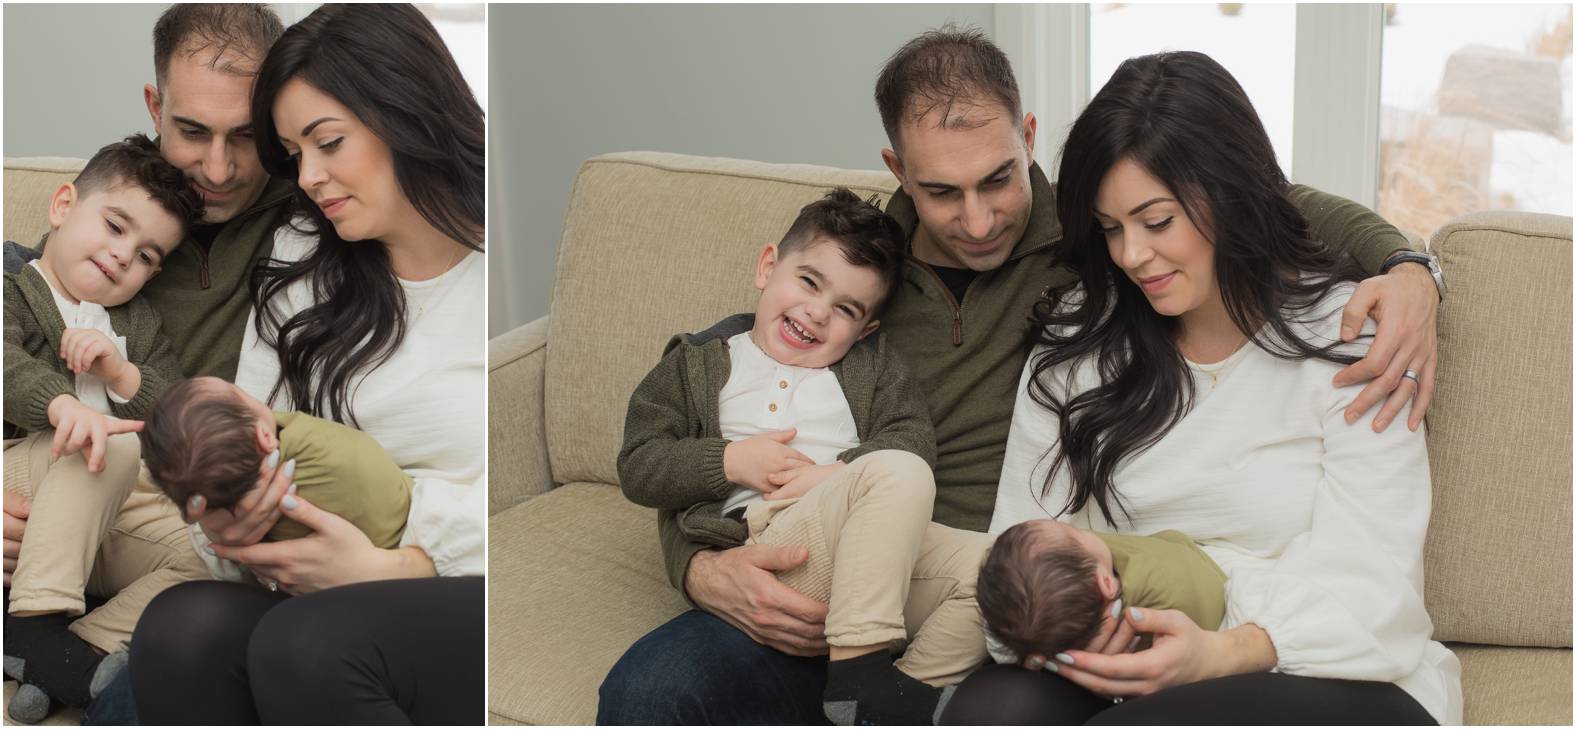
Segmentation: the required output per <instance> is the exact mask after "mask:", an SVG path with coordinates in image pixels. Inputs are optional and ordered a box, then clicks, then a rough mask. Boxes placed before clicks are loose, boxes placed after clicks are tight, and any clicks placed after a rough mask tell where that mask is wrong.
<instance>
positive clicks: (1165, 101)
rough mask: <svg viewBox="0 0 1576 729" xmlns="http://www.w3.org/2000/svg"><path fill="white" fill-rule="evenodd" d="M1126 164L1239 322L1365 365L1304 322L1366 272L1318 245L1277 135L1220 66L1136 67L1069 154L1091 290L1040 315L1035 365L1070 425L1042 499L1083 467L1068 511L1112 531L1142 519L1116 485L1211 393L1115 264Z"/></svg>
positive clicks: (1197, 59)
mask: <svg viewBox="0 0 1576 729" xmlns="http://www.w3.org/2000/svg"><path fill="white" fill-rule="evenodd" d="M1122 160H1131V161H1133V162H1134V163H1136V164H1138V165H1139V166H1140V167H1142V168H1143V169H1144V170H1145V171H1147V172H1148V173H1149V174H1150V175H1152V176H1153V177H1154V178H1155V179H1157V180H1159V181H1160V182H1161V183H1163V184H1164V185H1165V186H1166V187H1167V188H1168V189H1170V190H1171V192H1172V194H1173V196H1174V197H1175V198H1176V199H1177V201H1178V202H1179V203H1180V205H1181V207H1182V209H1183V212H1184V213H1186V215H1187V216H1188V218H1189V219H1190V220H1191V221H1192V222H1193V224H1194V225H1195V226H1196V227H1197V228H1198V229H1199V231H1200V233H1202V234H1203V235H1204V237H1205V238H1206V239H1207V240H1209V242H1210V243H1211V244H1212V245H1213V246H1214V254H1215V277H1216V280H1217V282H1218V285H1219V289H1220V293H1221V298H1222V299H1223V300H1224V303H1225V307H1226V310H1227V311H1228V312H1229V313H1230V315H1231V320H1232V321H1233V322H1234V323H1235V324H1236V325H1237V328H1238V329H1239V330H1241V331H1242V332H1243V333H1245V334H1247V335H1248V336H1249V337H1250V339H1251V341H1252V343H1253V345H1254V346H1257V347H1260V348H1261V349H1264V350H1265V351H1267V352H1269V353H1270V354H1272V355H1274V356H1276V357H1280V358H1283V359H1307V358H1317V359H1323V360H1327V361H1331V362H1337V363H1342V364H1349V363H1351V362H1354V361H1356V358H1355V357H1351V356H1348V355H1344V354H1341V353H1338V352H1336V351H1335V348H1336V346H1338V345H1339V344H1340V343H1339V342H1333V343H1329V344H1327V345H1323V346H1315V345H1314V344H1312V343H1310V342H1308V341H1307V340H1306V339H1305V337H1306V336H1307V335H1306V334H1302V333H1299V332H1298V331H1296V327H1295V326H1294V325H1296V324H1298V323H1303V324H1304V325H1306V323H1307V322H1306V320H1304V319H1303V318H1302V316H1301V315H1302V314H1303V313H1304V312H1308V311H1309V310H1310V309H1312V308H1313V306H1314V305H1315V304H1316V303H1318V301H1319V300H1320V299H1321V298H1322V297H1323V296H1324V295H1325V294H1326V293H1328V292H1329V291H1330V289H1331V288H1332V287H1334V286H1335V285H1336V284H1338V283H1340V282H1343V281H1356V280H1359V279H1361V278H1362V275H1363V274H1362V270H1361V269H1360V268H1358V266H1357V264H1356V263H1355V262H1354V261H1353V260H1352V259H1351V258H1350V257H1349V256H1347V255H1345V254H1342V253H1338V252H1336V251H1334V250H1332V249H1330V248H1329V247H1327V246H1325V245H1324V244H1323V243H1321V242H1319V241H1316V240H1313V239H1312V237H1311V235H1310V232H1309V226H1308V221H1307V220H1306V219H1305V218H1304V217H1303V215H1302V213H1301V212H1299V211H1298V210H1297V208H1296V207H1295V206H1294V205H1293V204H1292V202H1291V200H1290V198H1289V197H1288V192H1289V189H1290V183H1288V182H1287V180H1286V176H1285V175H1284V174H1283V173H1282V172H1281V169H1280V167H1279V165H1278V164H1277V163H1276V161H1275V150H1274V149H1273V148H1272V147H1271V146H1270V140H1269V136H1268V135H1267V134H1266V133H1265V132H1264V125H1263V124H1261V123H1260V122H1259V117H1258V114H1257V113H1255V112H1254V110H1253V105H1252V104H1251V103H1250V102H1249V101H1248V96H1247V94H1246V93H1244V92H1243V90H1242V87H1241V86H1239V85H1238V84H1237V81H1236V79H1234V78H1232V77H1231V74H1230V73H1227V72H1226V69H1224V68H1222V67H1221V66H1220V64H1218V63H1216V62H1215V61H1214V60H1212V59H1211V58H1210V57H1209V56H1206V55H1204V54H1202V53H1196V52H1190V51H1181V52H1171V53H1159V54H1155V55H1150V56H1140V57H1138V58H1131V59H1128V60H1127V61H1126V62H1124V63H1123V64H1122V65H1121V67H1119V68H1118V69H1117V70H1116V73H1115V75H1113V76H1112V77H1111V80H1110V81H1109V82H1108V83H1106V85H1105V88H1103V89H1101V90H1100V93H1099V94H1096V95H1095V97H1094V99H1093V100H1092V101H1090V102H1089V106H1088V107H1087V108H1085V109H1084V111H1083V113H1082V114H1080V115H1079V116H1078V120H1077V121H1076V122H1074V123H1073V126H1072V130H1071V132H1070V133H1069V134H1068V137H1067V142H1066V144H1065V145H1064V146H1063V147H1062V156H1061V170H1060V172H1059V174H1058V177H1057V180H1058V183H1057V199H1056V214H1057V217H1058V218H1060V220H1061V225H1062V231H1063V239H1062V245H1061V247H1060V249H1059V250H1058V252H1057V258H1058V261H1057V262H1058V264H1061V265H1066V266H1067V267H1069V268H1071V269H1072V270H1074V271H1076V272H1077V273H1078V279H1077V280H1076V281H1073V282H1070V283H1069V284H1067V285H1065V286H1061V287H1057V288H1053V289H1052V290H1050V291H1049V292H1048V295H1047V296H1046V297H1045V298H1044V299H1043V300H1041V301H1040V302H1038V303H1036V305H1035V307H1034V317H1033V319H1034V327H1033V331H1032V333H1031V334H1030V339H1031V341H1032V342H1033V343H1034V344H1038V345H1045V348H1044V349H1042V350H1041V351H1040V353H1039V354H1037V355H1036V356H1035V358H1034V360H1033V362H1032V367H1033V380H1032V382H1031V383H1030V387H1029V393H1030V396H1031V397H1032V398H1033V399H1034V401H1035V402H1036V403H1038V404H1039V405H1040V406H1042V407H1044V408H1046V409H1048V410H1049V411H1051V413H1052V414H1054V415H1055V417H1056V418H1057V419H1058V421H1059V425H1060V437H1059V442H1058V443H1056V444H1053V445H1052V447H1051V452H1050V453H1048V454H1046V457H1047V458H1050V459H1051V467H1050V473H1049V476H1048V477H1047V478H1046V481H1045V484H1044V486H1043V489H1042V493H1043V494H1046V495H1048V494H1049V493H1050V490H1051V484H1052V482H1053V480H1054V479H1055V477H1056V475H1057V473H1058V472H1059V471H1060V469H1062V468H1067V469H1068V471H1069V475H1070V481H1071V483H1072V488H1071V491H1070V494H1069V496H1068V499H1067V503H1066V504H1064V505H1063V506H1062V511H1061V512H1060V513H1063V514H1065V513H1071V512H1077V511H1080V510H1082V509H1083V508H1084V507H1086V506H1087V505H1088V504H1089V503H1090V502H1091V501H1092V502H1094V504H1095V506H1097V507H1098V508H1099V509H1100V514H1101V515H1102V516H1103V517H1105V521H1106V523H1108V524H1110V525H1111V526H1112V527H1116V525H1117V524H1116V519H1115V516H1114V513H1113V508H1112V507H1113V506H1115V507H1116V508H1119V509H1121V511H1122V514H1123V516H1124V517H1125V516H1129V515H1128V513H1127V509H1126V507H1125V506H1124V505H1122V503H1121V499H1120V497H1119V496H1118V494H1117V493H1116V487H1115V484H1114V482H1113V480H1112V476H1113V474H1114V473H1115V472H1116V469H1117V468H1118V466H1119V465H1121V463H1122V462H1123V461H1124V459H1127V458H1130V457H1132V456H1136V455H1138V454H1140V453H1142V452H1144V451H1145V450H1147V449H1149V448H1150V447H1152V446H1153V445H1154V444H1155V443H1157V442H1159V441H1160V439H1161V438H1162V437H1164V436H1165V434H1166V433H1167V432H1169V431H1170V430H1171V428H1173V427H1175V426H1176V424H1177V423H1178V422H1180V421H1181V420H1182V418H1183V416H1185V415H1186V414H1187V412H1188V410H1189V409H1190V408H1191V407H1192V403H1193V401H1194V396H1195V392H1194V387H1193V378H1192V377H1191V375H1190V374H1189V372H1188V367H1187V362H1186V360H1184V359H1183V357H1182V353H1181V351H1180V350H1179V349H1178V347H1177V343H1176V337H1177V334H1178V332H1179V325H1180V319H1179V318H1178V317H1171V316H1165V315H1162V314H1160V313H1158V312H1156V311H1155V309H1154V307H1153V306H1151V305H1150V303H1149V301H1148V299H1147V298H1146V297H1145V296H1144V293H1143V291H1142V289H1140V288H1139V287H1138V285H1137V284H1134V283H1133V282H1132V281H1131V280H1130V279H1129V278H1128V277H1127V275H1126V274H1125V273H1124V272H1123V271H1122V269H1121V268H1120V267H1119V266H1118V265H1117V264H1116V263H1115V262H1114V261H1112V260H1111V254H1110V250H1109V247H1108V246H1107V244H1106V239H1105V235H1104V233H1103V232H1102V231H1101V230H1100V226H1099V224H1098V222H1097V221H1096V220H1095V218H1094V209H1095V204H1094V202H1095V196H1096V194H1097V192H1098V191H1099V189H1100V183H1101V181H1102V180H1104V179H1105V176H1106V173H1107V172H1109V171H1110V170H1111V168H1112V167H1113V166H1115V165H1116V164H1117V163H1118V162H1120V161H1122ZM1084 358H1092V359H1090V360H1089V361H1090V362H1092V363H1093V364H1094V366H1095V367H1096V368H1097V371H1098V373H1099V376H1100V382H1101V384H1100V385H1099V386H1098V387H1096V388H1094V389H1092V390H1089V391H1087V392H1083V393H1080V394H1077V395H1075V396H1071V397H1070V398H1069V399H1063V398H1062V397H1061V396H1059V395H1058V394H1057V393H1058V391H1059V390H1062V389H1065V385H1066V383H1063V382H1057V381H1054V380H1055V379H1057V378H1055V377H1053V375H1052V373H1051V370H1052V368H1054V367H1056V366H1057V365H1059V364H1062V363H1064V362H1076V361H1079V360H1083V359H1084ZM1074 366H1075V367H1076V366H1078V365H1074Z"/></svg>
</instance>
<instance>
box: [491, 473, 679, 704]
mask: <svg viewBox="0 0 1576 729" xmlns="http://www.w3.org/2000/svg"><path fill="white" fill-rule="evenodd" d="M488 527H489V528H488V538H489V545H488V550H487V553H488V554H487V556H488V578H487V579H488V600H487V602H488V605H489V606H490V613H489V616H488V620H489V623H490V624H489V628H490V629H489V630H488V632H487V643H488V662H489V664H490V665H489V666H488V681H489V685H490V687H491V688H490V691H491V694H492V695H491V696H490V697H489V698H488V711H489V713H490V714H492V716H493V718H494V719H496V720H500V721H510V722H518V723H524V724H590V723H592V722H593V721H595V720H596V703H597V688H598V687H599V686H601V685H602V679H603V677H605V676H606V675H607V672H608V670H609V669H611V668H612V667H613V664H614V663H615V662H616V661H617V660H618V658H619V656H622V655H623V654H624V651H625V650H626V649H627V648H629V646H630V645H632V644H634V642H635V641H636V640H638V639H639V638H640V636H642V635H645V634H646V633H648V632H650V631H651V630H652V629H653V628H656V627H657V626H659V625H661V624H662V623H664V622H666V621H667V620H669V619H671V618H672V617H673V616H675V615H678V614H679V613H681V612H683V611H684V610H685V609H686V605H685V604H684V600H683V598H681V597H679V594H678V591H677V590H674V589H673V588H672V587H670V586H669V585H668V578H667V573H666V572H665V571H664V570H663V567H662V558H661V554H662V551H661V549H660V548H659V547H658V545H657V516H656V511H654V510H652V509H647V508H644V507H640V506H635V505H634V504H631V503H630V502H629V501H627V500H625V499H624V496H623V494H621V493H620V492H619V490H618V489H617V488H616V487H613V486H609V485H606V484H589V483H577V484H569V485H566V486H561V487H559V488H556V489H553V490H552V491H549V492H547V493H546V494H543V495H541V496H537V497H535V498H533V499H531V500H530V501H528V502H526V503H524V504H522V505H520V506H516V507H514V508H512V509H508V510H506V511H504V512H502V513H500V514H498V515H496V516H494V517H493V518H492V519H491V520H490V521H489V522H488Z"/></svg>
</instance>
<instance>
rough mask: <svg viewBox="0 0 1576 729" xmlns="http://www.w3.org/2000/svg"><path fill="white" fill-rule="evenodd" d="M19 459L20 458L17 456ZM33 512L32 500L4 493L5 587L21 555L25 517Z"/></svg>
mask: <svg viewBox="0 0 1576 729" xmlns="http://www.w3.org/2000/svg"><path fill="white" fill-rule="evenodd" d="M17 457H18V458H21V456H17ZM32 512H33V500H32V499H29V498H27V497H26V496H24V495H22V494H19V493H13V492H11V491H7V492H5V586H6V587H10V586H11V573H13V572H15V571H16V558H17V556H18V555H20V554H21V553H22V532H24V531H26V530H27V516H28V514H31V513H32Z"/></svg>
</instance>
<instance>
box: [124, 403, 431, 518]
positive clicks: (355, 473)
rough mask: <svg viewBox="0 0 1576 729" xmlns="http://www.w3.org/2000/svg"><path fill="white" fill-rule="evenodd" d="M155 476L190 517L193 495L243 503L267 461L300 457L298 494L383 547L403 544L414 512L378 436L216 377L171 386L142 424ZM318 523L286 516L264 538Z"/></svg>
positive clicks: (408, 484) (405, 484) (220, 504)
mask: <svg viewBox="0 0 1576 729" xmlns="http://www.w3.org/2000/svg"><path fill="white" fill-rule="evenodd" d="M142 440H143V446H142V457H143V460H144V461H145V462H146V464H147V467H148V475H149V476H150V477H151V478H152V480H153V482H154V483H155V484H157V485H158V487H159V488H160V490H162V491H163V492H164V494H165V495H166V496H168V497H170V499H171V500H173V501H174V502H175V505H176V506H177V507H179V508H180V510H181V514H182V516H185V515H186V506H187V503H188V502H189V501H190V499H191V497H192V496H194V495H200V496H202V497H203V498H204V499H206V500H207V504H208V508H209V509H228V508H232V507H234V506H235V504H236V503H237V502H239V501H240V500H241V497H242V496H244V495H245V494H246V492H247V491H248V490H250V489H251V488H252V487H253V486H254V485H256V483H257V474H258V471H259V469H261V468H262V465H263V459H264V458H265V457H267V456H268V454H270V453H272V452H274V450H276V449H277V450H278V451H279V457H280V461H281V462H284V463H286V464H289V463H290V462H292V461H293V462H294V464H295V465H294V468H295V474H294V480H293V483H294V484H295V486H296V492H297V493H299V494H300V495H301V496H303V497H305V498H306V499H307V501H310V502H311V503H312V504H313V505H315V506H317V507H318V508H321V509H323V510H324V511H328V512H331V513H334V514H337V515H339V516H340V517H342V518H344V519H345V520H346V521H349V522H350V523H351V524H354V525H356V527H357V528H358V529H360V530H361V531H362V532H364V533H366V535H367V537H368V538H370V539H371V540H372V543H373V544H375V545H377V546H378V547H382V548H385V549H389V548H393V547H398V546H399V540H400V535H401V534H402V533H404V531H405V517H406V515H407V513H408V512H409V511H410V493H411V488H412V486H413V485H414V482H413V480H412V479H411V477H410V476H408V475H406V474H405V472H404V471H402V470H400V467H399V466H398V465H397V464H395V463H394V461H393V459H391V458H389V456H388V454H387V453H385V452H384V451H383V447H382V446H380V445H378V442H377V441H375V440H373V439H372V437H371V436H369V435H367V434H366V433H363V432H361V431H359V430H356V429H355V428H351V427H348V426H345V425H341V424H339V423H335V422H332V421H328V420H323V419H321V418H315V417H312V416H310V415H307V414H305V413H293V412H290V413H279V412H274V411H272V410H270V409H269V408H268V406H267V405H264V404H263V403H262V401H260V400H258V399H257V398H255V397H252V396H251V395H249V394H247V393H246V391H244V390H242V389H241V388H239V387H236V386H235V385H233V384H231V383H229V382H225V381H224V380H221V379H219V378H217V377H195V378H192V379H189V380H182V381H180V382H177V383H176V384H174V385H172V386H170V388H169V389H168V390H166V391H165V393H164V394H163V395H162V396H161V397H160V398H159V400H158V402H157V403H155V404H154V406H153V410H152V411H151V412H150V413H149V414H148V418H147V422H146V425H145V426H144V428H143V431H142ZM310 533H311V530H310V529H308V528H307V527H306V526H304V525H302V524H300V523H298V522H295V521H292V520H290V519H280V520H279V522H278V523H277V524H275V525H274V527H273V528H272V529H270V530H269V531H268V535H267V536H266V537H264V539H265V540H269V541H277V540H281V539H296V538H299V537H304V536H307V535H308V534H310Z"/></svg>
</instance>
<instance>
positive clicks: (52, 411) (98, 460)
mask: <svg viewBox="0 0 1576 729" xmlns="http://www.w3.org/2000/svg"><path fill="white" fill-rule="evenodd" d="M49 424H50V425H53V426H55V439H54V440H53V441H51V443H50V448H49V454H50V455H51V456H52V457H54V458H63V457H65V456H69V455H71V454H73V453H76V452H77V451H80V450H82V449H83V448H87V449H88V455H87V461H88V471H89V472H90V473H98V472H99V471H102V470H104V449H105V448H106V447H107V446H108V444H109V437H110V436H112V435H119V434H121V433H136V432H138V431H141V430H142V421H141V420H121V419H120V418H112V417H110V416H108V415H105V414H103V413H100V412H98V411H97V410H94V409H93V408H90V407H88V406H86V405H83V404H82V403H81V401H79V400H77V399H76V398H75V397H72V396H70V395H61V396H59V397H56V398H55V399H54V400H52V401H50V403H49Z"/></svg>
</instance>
